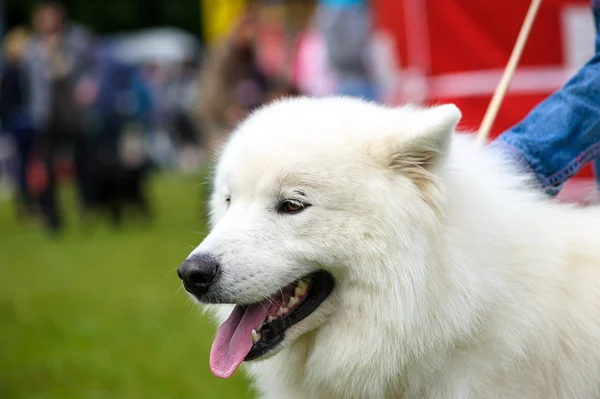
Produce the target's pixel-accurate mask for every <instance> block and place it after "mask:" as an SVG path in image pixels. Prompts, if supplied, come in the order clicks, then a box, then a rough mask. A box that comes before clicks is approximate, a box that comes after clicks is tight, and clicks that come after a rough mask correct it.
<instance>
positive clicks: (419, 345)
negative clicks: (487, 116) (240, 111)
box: [194, 98, 600, 399]
mask: <svg viewBox="0 0 600 399" xmlns="http://www.w3.org/2000/svg"><path fill="white" fill-rule="evenodd" d="M459 119H460V112H459V111H458V109H457V108H456V107H454V106H453V105H445V106H440V107H434V108H430V109H421V108H417V107H401V108H387V107H382V106H378V105H375V104H370V103H365V102H362V101H359V100H351V99H344V98H328V99H294V100H286V101H281V102H277V103H274V104H272V105H269V106H267V107H265V108H263V109H261V110H259V111H258V112H256V113H254V114H253V115H251V116H250V117H249V118H248V119H247V120H246V121H245V122H244V123H242V124H241V126H240V127H239V128H238V129H237V130H236V132H235V133H234V134H233V136H232V138H231V140H230V142H229V143H228V145H227V146H226V148H225V150H224V152H223V154H222V157H221V159H220V161H219V163H218V167H217V170H216V175H215V180H214V184H215V187H214V195H213V197H212V200H211V209H212V226H213V229H212V231H211V233H210V234H209V236H208V237H207V238H206V239H205V240H204V241H203V242H202V243H201V244H200V246H199V247H198V248H197V249H196V250H195V251H194V252H201V251H210V252H211V253H213V254H216V255H217V256H218V258H219V259H220V261H221V267H222V270H223V275H222V279H221V280H220V281H219V286H218V289H219V290H220V292H221V293H222V296H223V299H224V300H226V301H228V302H244V303H248V302H251V301H258V300H261V299H263V298H264V297H266V296H268V295H269V294H271V293H273V292H277V290H278V289H279V288H280V287H282V286H285V285H287V284H289V283H290V282H292V281H293V280H295V279H297V278H299V277H301V276H303V275H305V274H307V273H309V272H311V271H313V270H316V269H319V268H324V269H326V270H328V271H330V272H331V273H332V274H333V275H334V277H335V279H336V287H335V290H334V292H333V293H332V295H331V296H330V297H329V298H328V299H327V300H326V301H325V302H324V303H323V304H322V305H321V307H320V308H319V309H318V310H317V311H316V312H315V313H314V314H313V315H311V316H310V317H308V318H307V319H305V320H304V321H302V322H300V323H299V324H297V325H296V326H294V327H292V328H291V329H290V330H289V331H288V333H287V335H286V337H287V338H286V340H285V342H284V345H283V349H282V350H281V351H279V353H277V354H275V355H274V356H272V357H270V358H269V359H267V360H263V361H258V362H251V363H248V364H247V366H248V370H249V372H250V373H251V374H252V375H253V376H254V377H255V380H256V385H257V388H258V389H259V390H260V392H262V394H263V396H262V397H264V398H268V399H281V398H286V399H295V398H312V399H322V398H323V399H336V398H344V399H350V398H375V399H377V398H440V399H441V398H443V399H452V398H540V399H542V398H543V399H551V398H598V397H600V213H599V211H598V210H597V209H591V208H588V209H578V208H575V207H572V206H568V205H559V204H555V203H550V202H548V201H546V200H544V199H542V198H541V197H540V196H538V195H537V194H535V193H533V192H532V191H531V190H529V189H527V188H525V187H524V184H523V178H522V177H520V176H518V175H517V174H515V173H514V172H513V171H512V170H511V169H510V168H508V167H507V166H505V165H503V164H502V162H501V161H500V160H499V159H496V158H494V156H493V154H491V153H488V152H487V151H486V150H485V149H484V148H480V147H479V146H477V145H476V144H475V143H474V142H473V141H472V140H471V138H470V137H467V136H464V135H460V134H454V128H455V125H456V124H457V122H458V121H459ZM293 189H302V190H303V191H304V192H305V193H306V195H307V197H308V199H309V201H310V203H311V204H312V206H311V207H310V208H308V209H307V210H305V211H304V212H301V213H298V214H295V215H287V216H286V215H281V214H277V213H276V212H274V210H273V207H274V206H275V204H276V202H277V200H278V199H279V198H281V197H284V196H287V195H289V193H290V190H293ZM226 195H231V205H230V206H229V207H228V206H227V203H226V201H225V196H226ZM229 310H230V307H229V306H227V307H225V309H223V312H217V313H221V314H220V317H223V315H225V314H226V313H227V312H228V311H229ZM206 356H207V359H208V354H206Z"/></svg>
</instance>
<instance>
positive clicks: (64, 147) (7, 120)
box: [0, 1, 201, 232]
mask: <svg viewBox="0 0 600 399" xmlns="http://www.w3.org/2000/svg"><path fill="white" fill-rule="evenodd" d="M32 27H33V29H32V31H31V32H30V31H29V30H28V29H27V28H25V27H20V26H19V27H15V28H13V29H12V30H10V31H9V32H7V34H6V35H5V36H4V40H3V54H2V70H1V73H0V79H1V80H0V122H1V124H2V129H1V131H2V135H1V137H0V139H2V143H1V144H0V147H2V151H0V153H1V154H3V156H2V158H3V159H0V165H7V169H8V170H9V171H10V175H11V176H12V177H13V178H14V181H15V183H16V184H15V186H16V196H15V197H16V204H17V210H18V215H19V216H21V217H23V218H30V217H31V216H41V217H42V220H43V221H44V224H45V226H46V227H47V228H48V229H49V230H50V231H51V232H59V231H60V230H61V228H62V226H63V224H64V218H63V212H61V207H60V206H59V201H58V198H57V197H58V195H57V194H58V185H59V182H60V181H62V180H64V179H65V178H71V179H72V180H73V182H74V183H75V184H74V185H75V187H76V193H77V198H78V200H79V205H80V210H81V212H80V214H81V215H82V217H87V216H88V215H91V214H94V213H97V212H96V211H101V212H103V213H105V214H107V215H109V216H110V217H111V219H112V221H113V222H114V223H115V224H116V225H120V224H121V222H122V219H123V216H124V210H125V209H126V207H128V208H132V205H133V207H134V208H136V209H137V210H138V211H139V213H140V214H141V215H142V216H145V217H148V216H149V215H150V204H149V201H148V198H147V196H146V194H145V190H144V183H145V181H146V178H145V177H146V176H147V175H148V172H149V171H150V170H151V169H153V167H154V166H158V167H161V166H162V167H167V166H170V165H171V164H172V163H173V162H175V160H174V158H175V156H174V155H173V152H174V151H175V150H174V148H175V149H182V148H187V146H194V147H198V145H199V144H200V141H201V135H200V134H199V132H197V131H196V127H195V123H194V122H193V116H192V113H191V109H192V108H193V105H194V104H195V100H194V98H193V97H194V94H195V93H194V92H192V90H193V88H194V87H195V86H196V83H195V79H196V66H195V65H194V60H193V59H183V60H181V62H171V63H169V64H168V65H159V64H157V63H155V62H146V63H132V62H126V61H124V60H121V59H120V58H119V57H118V56H117V52H116V51H115V48H116V47H117V46H116V44H115V43H114V40H111V39H110V38H103V37H99V36H96V35H93V34H92V33H91V32H89V31H88V30H87V29H85V28H84V27H82V26H80V25H78V24H77V23H74V22H71V21H69V20H68V19H67V18H66V10H65V9H64V7H63V6H62V5H61V3H58V2H53V1H44V2H42V3H40V5H39V6H38V7H37V8H36V9H35V11H34V12H33V18H32ZM165 136H168V137H167V138H166V139H165ZM7 149H10V151H7ZM2 161H4V162H2Z"/></svg>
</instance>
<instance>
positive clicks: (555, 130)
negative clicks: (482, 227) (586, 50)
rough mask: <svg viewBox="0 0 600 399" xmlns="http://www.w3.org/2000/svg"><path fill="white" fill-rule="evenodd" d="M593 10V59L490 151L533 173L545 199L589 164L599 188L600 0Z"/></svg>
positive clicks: (503, 135)
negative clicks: (594, 29) (594, 32)
mask: <svg viewBox="0 0 600 399" xmlns="http://www.w3.org/2000/svg"><path fill="white" fill-rule="evenodd" d="M592 10H593V13H594V19H595V22H596V53H595V55H594V56H593V57H592V59H591V60H589V61H588V62H587V63H586V64H585V65H584V66H583V68H581V69H580V70H579V72H577V74H576V75H575V76H574V77H573V78H572V79H571V80H569V81H568V82H567V83H566V84H565V86H564V87H563V88H561V89H560V90H559V91H557V92H555V93H554V94H552V95H551V96H550V97H548V98H547V99H546V100H544V101H543V102H542V103H540V104H539V105H538V106H537V107H536V108H534V109H533V110H532V111H531V112H530V113H529V114H528V115H527V117H526V118H525V119H524V120H522V121H521V122H520V123H519V124H517V125H516V126H514V127H512V128H511V129H509V130H507V131H506V132H504V133H502V134H501V135H500V136H499V137H498V138H497V139H496V140H495V141H494V142H493V143H492V144H491V145H490V149H492V150H494V151H501V152H502V154H503V155H504V156H507V157H508V158H509V159H511V160H514V161H515V162H516V163H517V164H518V165H519V166H520V167H521V168H522V169H524V170H525V171H528V172H531V173H533V175H534V176H535V177H536V179H537V182H538V183H539V185H540V186H541V188H542V189H543V190H544V191H545V192H546V193H547V194H548V195H550V196H555V195H557V194H558V192H559V191H560V189H561V188H562V185H563V183H564V182H565V181H567V180H568V179H569V178H571V177H572V176H574V175H575V174H577V172H579V170H581V168H583V167H584V166H585V165H586V164H587V163H589V162H594V169H595V172H596V181H597V182H600V177H599V176H600V0H592Z"/></svg>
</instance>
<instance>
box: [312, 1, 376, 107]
mask: <svg viewBox="0 0 600 399" xmlns="http://www.w3.org/2000/svg"><path fill="white" fill-rule="evenodd" d="M317 13H318V18H319V26H320V29H321V31H322V32H323V34H324V36H325V40H326V43H327V52H328V54H329V60H330V63H331V67H332V69H333V72H334V74H335V76H336V80H337V85H336V86H337V88H336V93H337V94H340V95H347V96H354V97H361V98H363V99H366V100H377V99H378V95H377V90H376V87H375V83H374V78H373V76H372V75H373V74H372V71H371V66H370V60H369V55H370V43H371V28H372V27H371V25H372V24H371V15H370V10H369V4H368V1H367V0H319V4H318V8H317Z"/></svg>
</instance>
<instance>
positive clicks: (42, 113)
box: [26, 1, 97, 232]
mask: <svg viewBox="0 0 600 399" xmlns="http://www.w3.org/2000/svg"><path fill="white" fill-rule="evenodd" d="M33 19H34V20H33V24H34V26H35V28H36V31H37V33H36V34H35V35H34V37H33V38H32V41H31V45H30V46H29V49H28V52H27V57H26V65H27V72H28V79H29V82H30V97H29V98H30V99H31V102H30V103H31V115H32V118H33V122H34V127H35V129H36V130H37V131H39V132H40V134H39V139H38V140H36V145H35V152H36V154H35V155H36V157H37V158H38V159H39V161H40V162H37V163H36V164H35V165H34V170H33V171H32V173H33V174H34V175H37V176H38V181H40V182H41V183H40V186H39V187H36V188H37V191H38V199H39V202H40V206H41V209H42V212H43V213H44V215H45V218H46V222H47V225H48V227H49V228H50V230H51V231H54V232H56V231H58V230H59V229H60V227H61V225H62V218H61V216H60V212H59V210H58V205H57V202H56V195H57V193H56V191H57V177H56V172H55V165H54V161H55V156H56V154H57V152H58V149H59V147H60V146H62V145H69V146H70V147H71V148H72V150H73V166H74V169H75V182H76V186H77V189H78V194H79V198H80V200H81V204H82V205H83V207H85V205H86V200H87V196H88V191H89V190H88V189H87V187H86V166H85V165H86V143H85V137H84V136H83V132H82V120H81V118H82V107H83V106H85V105H87V104H90V103H91V102H93V100H94V97H95V95H96V92H97V88H96V86H95V85H94V83H93V80H92V79H91V78H89V77H86V73H89V72H90V71H91V65H92V54H91V51H90V50H91V48H92V40H91V37H90V35H89V33H88V32H87V31H86V30H85V29H84V28H82V27H80V26H78V25H76V24H72V23H67V21H66V14H65V9H64V7H63V5H62V4H61V3H58V2H55V1H44V2H42V3H40V4H39V5H38V7H37V8H36V10H35V11H34V15H33Z"/></svg>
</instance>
